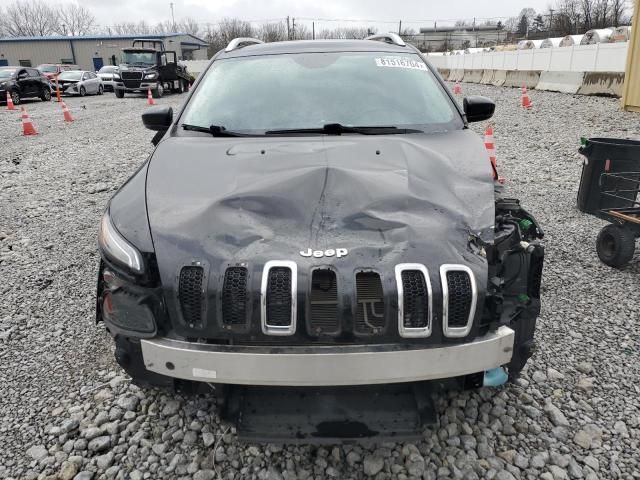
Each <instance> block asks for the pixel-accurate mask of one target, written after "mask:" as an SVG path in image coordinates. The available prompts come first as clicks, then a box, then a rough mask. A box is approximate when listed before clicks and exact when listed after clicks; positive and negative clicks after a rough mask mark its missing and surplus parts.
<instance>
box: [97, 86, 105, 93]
mask: <svg viewBox="0 0 640 480" xmlns="http://www.w3.org/2000/svg"><path fill="white" fill-rule="evenodd" d="M103 93H104V87H103V86H102V85H100V86H99V87H98V95H102V94H103Z"/></svg>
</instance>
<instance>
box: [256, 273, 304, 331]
mask: <svg viewBox="0 0 640 480" xmlns="http://www.w3.org/2000/svg"><path fill="white" fill-rule="evenodd" d="M296 296H297V266H296V264H295V263H294V262H290V261H271V262H267V263H266V265H265V266H264V270H263V272H262V286H261V289H260V297H261V298H260V302H261V317H262V332H263V333H265V334H267V335H293V334H294V333H295V331H296V309H297V301H296Z"/></svg>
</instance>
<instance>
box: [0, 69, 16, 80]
mask: <svg viewBox="0 0 640 480" xmlns="http://www.w3.org/2000/svg"><path fill="white" fill-rule="evenodd" d="M15 71H16V69H15V68H0V78H2V79H6V78H11V76H12V75H13V74H14V73H15Z"/></svg>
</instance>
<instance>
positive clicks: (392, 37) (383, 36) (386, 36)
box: [365, 33, 407, 47]
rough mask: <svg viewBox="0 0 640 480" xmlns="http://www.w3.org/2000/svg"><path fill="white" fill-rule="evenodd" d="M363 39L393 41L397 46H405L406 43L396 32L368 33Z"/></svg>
mask: <svg viewBox="0 0 640 480" xmlns="http://www.w3.org/2000/svg"><path fill="white" fill-rule="evenodd" d="M365 40H382V41H384V42H386V43H393V44H394V45H398V46H399V47H406V46H407V44H406V43H404V40H402V38H401V37H400V35H398V34H397V33H378V34H376V35H370V36H368V37H367V38H365Z"/></svg>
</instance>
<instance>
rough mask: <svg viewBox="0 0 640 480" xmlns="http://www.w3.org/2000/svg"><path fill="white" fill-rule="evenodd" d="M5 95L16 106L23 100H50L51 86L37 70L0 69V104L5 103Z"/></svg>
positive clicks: (21, 68)
mask: <svg viewBox="0 0 640 480" xmlns="http://www.w3.org/2000/svg"><path fill="white" fill-rule="evenodd" d="M7 93H8V94H9V96H10V97H11V101H12V102H13V103H14V104H15V105H18V104H20V102H21V101H22V99H23V98H39V99H41V100H42V101H43V102H48V101H49V100H51V84H50V83H49V80H48V79H47V77H45V76H44V75H43V74H42V73H41V72H40V71H39V70H37V69H35V68H27V67H0V102H2V103H6V101H7Z"/></svg>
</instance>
